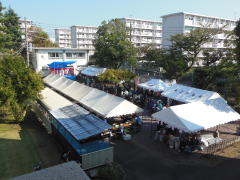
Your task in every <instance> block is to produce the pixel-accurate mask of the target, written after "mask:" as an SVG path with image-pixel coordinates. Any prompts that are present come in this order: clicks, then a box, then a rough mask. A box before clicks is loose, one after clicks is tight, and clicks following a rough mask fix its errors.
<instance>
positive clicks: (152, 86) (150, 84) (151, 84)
mask: <svg viewBox="0 0 240 180" xmlns="http://www.w3.org/2000/svg"><path fill="white" fill-rule="evenodd" d="M138 86H139V87H141V88H143V89H149V90H152V91H154V92H159V91H164V90H166V89H167V88H168V87H169V85H168V84H167V83H165V82H163V81H162V80H160V79H151V80H149V81H147V82H145V83H141V84H138Z"/></svg>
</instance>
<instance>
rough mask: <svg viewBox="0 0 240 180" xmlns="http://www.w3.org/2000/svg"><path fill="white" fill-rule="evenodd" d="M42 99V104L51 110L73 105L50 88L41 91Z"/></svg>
mask: <svg viewBox="0 0 240 180" xmlns="http://www.w3.org/2000/svg"><path fill="white" fill-rule="evenodd" d="M41 95H42V99H41V102H42V103H43V104H44V105H45V106H46V107H47V108H48V109H49V110H53V109H59V108H62V107H64V106H69V105H72V104H73V103H72V102H71V101H69V100H67V99H66V98H64V97H63V96H61V95H59V94H58V93H56V92H55V91H53V90H51V89H50V88H47V87H46V88H44V89H43V90H42V91H41Z"/></svg>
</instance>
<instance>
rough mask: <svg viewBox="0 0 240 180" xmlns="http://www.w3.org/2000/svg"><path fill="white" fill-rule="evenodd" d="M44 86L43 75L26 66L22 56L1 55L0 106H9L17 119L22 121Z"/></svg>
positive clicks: (10, 111)
mask: <svg viewBox="0 0 240 180" xmlns="http://www.w3.org/2000/svg"><path fill="white" fill-rule="evenodd" d="M42 88H43V83H42V79H41V77H40V76H39V75H38V74H36V73H35V72H34V71H33V70H32V69H30V68H26V65H25V63H24V59H23V58H22V57H20V56H13V55H4V56H1V57H0V108H3V107H4V108H5V109H6V108H7V109H8V114H12V115H13V116H14V118H15V120H16V121H21V120H22V119H23V117H24V112H26V110H27V109H28V107H29V106H30V105H31V103H33V102H34V101H35V100H36V99H37V98H39V97H40V96H39V92H40V90H41V89H42Z"/></svg>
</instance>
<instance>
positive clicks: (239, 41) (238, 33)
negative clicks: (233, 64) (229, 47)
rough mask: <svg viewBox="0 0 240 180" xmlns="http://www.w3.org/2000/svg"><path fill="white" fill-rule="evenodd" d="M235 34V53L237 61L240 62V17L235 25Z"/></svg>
mask: <svg viewBox="0 0 240 180" xmlns="http://www.w3.org/2000/svg"><path fill="white" fill-rule="evenodd" d="M234 34H235V38H236V39H235V46H236V47H235V53H236V58H237V61H238V63H239V64H240V19H239V20H238V21H237V25H236V27H235V29H234Z"/></svg>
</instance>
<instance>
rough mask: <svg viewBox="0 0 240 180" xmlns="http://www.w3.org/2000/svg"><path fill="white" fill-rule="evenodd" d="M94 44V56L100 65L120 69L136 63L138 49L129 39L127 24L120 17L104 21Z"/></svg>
mask: <svg viewBox="0 0 240 180" xmlns="http://www.w3.org/2000/svg"><path fill="white" fill-rule="evenodd" d="M94 46H95V54H94V57H95V59H96V64H98V65H99V66H102V67H108V68H114V69H118V68H120V67H121V66H123V65H135V63H136V50H135V48H134V46H133V45H132V43H131V42H130V41H129V40H128V35H127V28H126V26H125V24H124V23H122V22H121V21H120V20H118V19H113V20H111V21H109V22H106V21H103V22H102V25H101V26H99V27H98V31H97V38H96V40H95V41H94Z"/></svg>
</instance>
